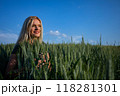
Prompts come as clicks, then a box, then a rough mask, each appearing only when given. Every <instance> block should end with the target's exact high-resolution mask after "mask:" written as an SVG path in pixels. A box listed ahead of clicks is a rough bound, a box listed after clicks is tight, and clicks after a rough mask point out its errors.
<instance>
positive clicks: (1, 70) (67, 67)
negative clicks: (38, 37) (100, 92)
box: [0, 40, 120, 80]
mask: <svg viewBox="0 0 120 96" xmlns="http://www.w3.org/2000/svg"><path fill="white" fill-rule="evenodd" d="M13 48H14V44H6V45H5V44H1V45H0V79H4V74H5V69H6V65H7V63H8V61H9V57H10V54H11V52H12V50H13ZM21 49H22V52H20V53H18V54H17V57H18V70H21V68H24V69H25V70H24V71H22V73H18V76H17V77H16V78H14V79H27V80H28V79H35V80H41V79H42V80H44V79H46V80H118V79H120V46H103V45H101V44H98V45H91V44H88V43H87V44H85V43H84V40H82V42H81V43H78V44H75V43H73V42H71V43H62V44H49V43H47V44H39V43H38V42H36V43H34V44H33V45H30V44H28V43H27V42H25V43H24V44H21ZM46 52H48V53H49V54H50V60H49V61H50V62H51V66H52V69H51V71H50V70H49V69H48V60H47V57H46V60H47V62H46V64H44V65H43V66H42V68H40V67H39V69H36V66H37V64H38V62H37V60H39V59H41V60H42V58H40V57H39V54H41V53H43V54H46ZM35 59H36V60H35ZM21 62H22V64H21Z"/></svg>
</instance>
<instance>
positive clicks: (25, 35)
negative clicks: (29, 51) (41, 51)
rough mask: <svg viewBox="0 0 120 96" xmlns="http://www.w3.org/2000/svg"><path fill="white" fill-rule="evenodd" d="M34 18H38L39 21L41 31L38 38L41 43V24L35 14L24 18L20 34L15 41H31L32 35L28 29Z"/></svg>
mask: <svg viewBox="0 0 120 96" xmlns="http://www.w3.org/2000/svg"><path fill="white" fill-rule="evenodd" d="M34 19H38V20H39V21H40V23H41V33H40V37H39V38H38V40H39V42H40V43H42V40H43V26H42V21H41V20H40V19H39V18H38V17H37V16H30V17H28V18H26V20H25V21H24V24H23V26H22V29H21V32H20V35H19V37H18V40H17V43H16V44H18V43H21V42H24V41H30V43H32V42H31V41H32V37H31V35H30V29H31V27H32V24H33V20H34Z"/></svg>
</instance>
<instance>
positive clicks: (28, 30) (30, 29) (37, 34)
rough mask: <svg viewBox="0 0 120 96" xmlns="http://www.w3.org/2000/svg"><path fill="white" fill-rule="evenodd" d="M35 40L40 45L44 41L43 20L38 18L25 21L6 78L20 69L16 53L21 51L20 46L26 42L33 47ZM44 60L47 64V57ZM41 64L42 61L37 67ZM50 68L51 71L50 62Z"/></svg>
mask: <svg viewBox="0 0 120 96" xmlns="http://www.w3.org/2000/svg"><path fill="white" fill-rule="evenodd" d="M35 40H38V41H39V43H40V44H42V43H43V42H42V40H43V26H42V22H41V20H40V19H39V18H38V17H36V16H30V17H28V18H27V19H26V20H25V21H24V24H23V26H22V30H21V33H20V35H19V38H18V40H17V43H16V44H15V47H14V49H13V51H12V54H11V56H10V60H9V63H8V65H7V68H6V76H9V75H10V72H11V71H13V70H16V69H18V60H17V55H16V53H17V52H18V50H19V49H20V46H19V45H20V44H21V43H22V42H26V41H27V42H29V43H30V44H31V45H32V44H33V42H34V41H35ZM20 50H21V49H20ZM38 54H39V53H38ZM43 58H44V62H46V60H45V56H43ZM47 58H48V60H49V54H48V53H47ZM35 60H36V59H35ZM41 63H42V60H38V65H37V67H40V66H39V65H40V64H41ZM43 65H44V63H43ZM48 68H49V69H50V70H51V68H50V62H49V66H48ZM13 77H14V76H13Z"/></svg>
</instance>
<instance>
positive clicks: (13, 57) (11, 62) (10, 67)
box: [6, 54, 18, 75]
mask: <svg viewBox="0 0 120 96" xmlns="http://www.w3.org/2000/svg"><path fill="white" fill-rule="evenodd" d="M17 63H18V62H17V56H16V54H11V56H10V59H9V62H8V65H7V68H6V75H8V74H9V72H10V71H13V70H14V69H15V68H16V66H17Z"/></svg>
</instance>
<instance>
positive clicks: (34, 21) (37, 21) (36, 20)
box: [33, 19, 41, 24]
mask: <svg viewBox="0 0 120 96" xmlns="http://www.w3.org/2000/svg"><path fill="white" fill-rule="evenodd" d="M33 24H41V21H40V20H38V19H34V20H33Z"/></svg>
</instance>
